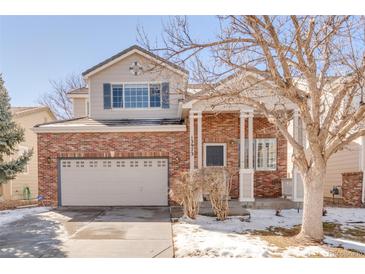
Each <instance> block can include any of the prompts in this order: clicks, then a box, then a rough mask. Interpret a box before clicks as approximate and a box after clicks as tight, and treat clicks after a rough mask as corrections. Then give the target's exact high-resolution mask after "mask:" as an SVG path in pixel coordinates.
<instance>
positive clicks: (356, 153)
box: [324, 142, 360, 197]
mask: <svg viewBox="0 0 365 274" xmlns="http://www.w3.org/2000/svg"><path fill="white" fill-rule="evenodd" d="M359 170H360V143H359V142H353V143H351V144H350V145H349V146H348V147H347V148H346V149H344V150H341V151H339V152H337V153H335V154H334V155H332V157H331V158H330V159H329V160H328V163H327V172H326V179H325V187H324V196H325V197H331V193H330V190H331V189H332V187H333V186H335V185H336V186H337V185H338V186H341V185H342V173H344V172H354V171H359Z"/></svg>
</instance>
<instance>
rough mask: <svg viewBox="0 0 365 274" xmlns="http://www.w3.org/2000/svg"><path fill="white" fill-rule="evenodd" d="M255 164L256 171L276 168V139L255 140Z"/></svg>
mask: <svg viewBox="0 0 365 274" xmlns="http://www.w3.org/2000/svg"><path fill="white" fill-rule="evenodd" d="M256 143H257V146H256V148H257V151H256V160H257V161H256V163H257V168H258V169H275V168H276V139H257V140H256Z"/></svg>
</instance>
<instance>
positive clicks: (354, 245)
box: [323, 236, 365, 254]
mask: <svg viewBox="0 0 365 274" xmlns="http://www.w3.org/2000/svg"><path fill="white" fill-rule="evenodd" d="M323 242H325V243H326V244H328V245H331V246H334V247H342V248H344V249H350V250H356V251H357V252H360V253H363V254H365V244H364V243H360V242H356V241H351V240H347V239H342V238H333V237H329V236H325V237H324V240H323Z"/></svg>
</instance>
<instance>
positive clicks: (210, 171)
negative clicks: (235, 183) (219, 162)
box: [202, 167, 232, 221]
mask: <svg viewBox="0 0 365 274" xmlns="http://www.w3.org/2000/svg"><path fill="white" fill-rule="evenodd" d="M202 174H203V178H204V180H203V184H204V185H203V188H204V191H206V192H208V193H209V200H210V203H211V204H212V209H213V212H214V214H215V215H216V216H217V219H218V220H219V221H224V220H225V219H226V218H227V216H228V213H229V206H228V199H229V192H230V189H231V178H232V176H231V172H229V170H228V169H226V168H221V167H209V168H204V169H203V170H202Z"/></svg>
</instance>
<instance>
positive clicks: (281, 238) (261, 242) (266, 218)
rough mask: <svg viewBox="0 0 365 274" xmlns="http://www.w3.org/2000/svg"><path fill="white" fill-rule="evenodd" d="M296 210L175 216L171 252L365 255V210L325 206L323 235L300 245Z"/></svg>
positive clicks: (248, 255) (178, 254)
mask: <svg viewBox="0 0 365 274" xmlns="http://www.w3.org/2000/svg"><path fill="white" fill-rule="evenodd" d="M301 213H302V212H301V211H300V212H299V213H298V211H297V210H295V209H290V210H283V211H282V212H281V215H282V216H275V211H274V210H266V209H265V210H264V209H263V210H250V214H251V218H250V220H246V219H244V218H242V217H240V216H232V217H229V218H228V219H227V220H225V221H223V222H220V221H217V220H216V219H215V218H214V217H207V216H198V218H197V219H196V220H191V219H188V218H180V219H179V220H177V221H176V222H175V223H174V224H173V234H174V247H175V256H176V257H243V258H261V257H365V209H360V208H356V209H355V208H328V209H327V215H326V216H324V217H323V221H324V231H325V236H326V237H325V239H324V242H323V243H321V244H313V243H310V244H303V243H299V242H298V241H297V240H296V239H295V237H294V236H295V235H296V234H297V233H298V231H299V229H300V223H301V216H302V214H301Z"/></svg>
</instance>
